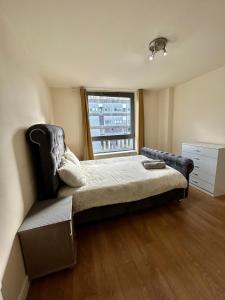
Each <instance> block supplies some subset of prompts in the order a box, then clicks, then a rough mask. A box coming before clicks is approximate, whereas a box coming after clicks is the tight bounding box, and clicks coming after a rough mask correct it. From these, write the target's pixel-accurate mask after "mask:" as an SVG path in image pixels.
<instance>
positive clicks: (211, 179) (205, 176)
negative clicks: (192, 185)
mask: <svg viewBox="0 0 225 300" xmlns="http://www.w3.org/2000/svg"><path fill="white" fill-rule="evenodd" d="M191 176H193V178H195V179H201V180H204V181H206V182H208V183H210V184H212V185H214V183H215V176H214V175H212V174H209V173H207V172H204V171H203V170H201V169H199V168H196V167H195V168H194V170H193V171H192V173H191Z"/></svg>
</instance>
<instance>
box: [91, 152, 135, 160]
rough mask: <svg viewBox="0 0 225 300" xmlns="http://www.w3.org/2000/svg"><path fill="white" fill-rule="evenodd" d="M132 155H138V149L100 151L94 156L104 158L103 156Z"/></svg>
mask: <svg viewBox="0 0 225 300" xmlns="http://www.w3.org/2000/svg"><path fill="white" fill-rule="evenodd" d="M130 155H137V151H136V150H129V151H118V152H107V153H98V154H94V158H95V159H102V158H111V157H121V156H130Z"/></svg>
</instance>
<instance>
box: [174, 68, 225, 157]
mask: <svg viewBox="0 0 225 300" xmlns="http://www.w3.org/2000/svg"><path fill="white" fill-rule="evenodd" d="M173 115H174V117H173V140H172V149H173V151H174V152H176V153H180V152H181V144H182V142H193V141H202V142H209V143H218V144H225V67H223V68H220V69H217V70H215V71H213V72H210V73H207V74H204V75H203V76H201V77H198V78H195V79H193V80H191V81H189V82H186V83H184V84H182V85H179V86H177V87H176V88H175V90H174V111H173Z"/></svg>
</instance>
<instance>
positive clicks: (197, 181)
mask: <svg viewBox="0 0 225 300" xmlns="http://www.w3.org/2000/svg"><path fill="white" fill-rule="evenodd" d="M190 184H192V185H195V186H198V187H200V188H201V189H203V190H205V191H207V192H210V193H212V194H213V192H214V185H212V184H210V183H208V182H206V181H204V180H201V179H196V178H195V177H194V176H190Z"/></svg>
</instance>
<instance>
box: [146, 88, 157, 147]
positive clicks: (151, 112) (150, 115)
mask: <svg viewBox="0 0 225 300" xmlns="http://www.w3.org/2000/svg"><path fill="white" fill-rule="evenodd" d="M144 120H145V146H146V147H150V148H157V147H158V127H159V126H158V95H157V92H156V91H150V90H144Z"/></svg>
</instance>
